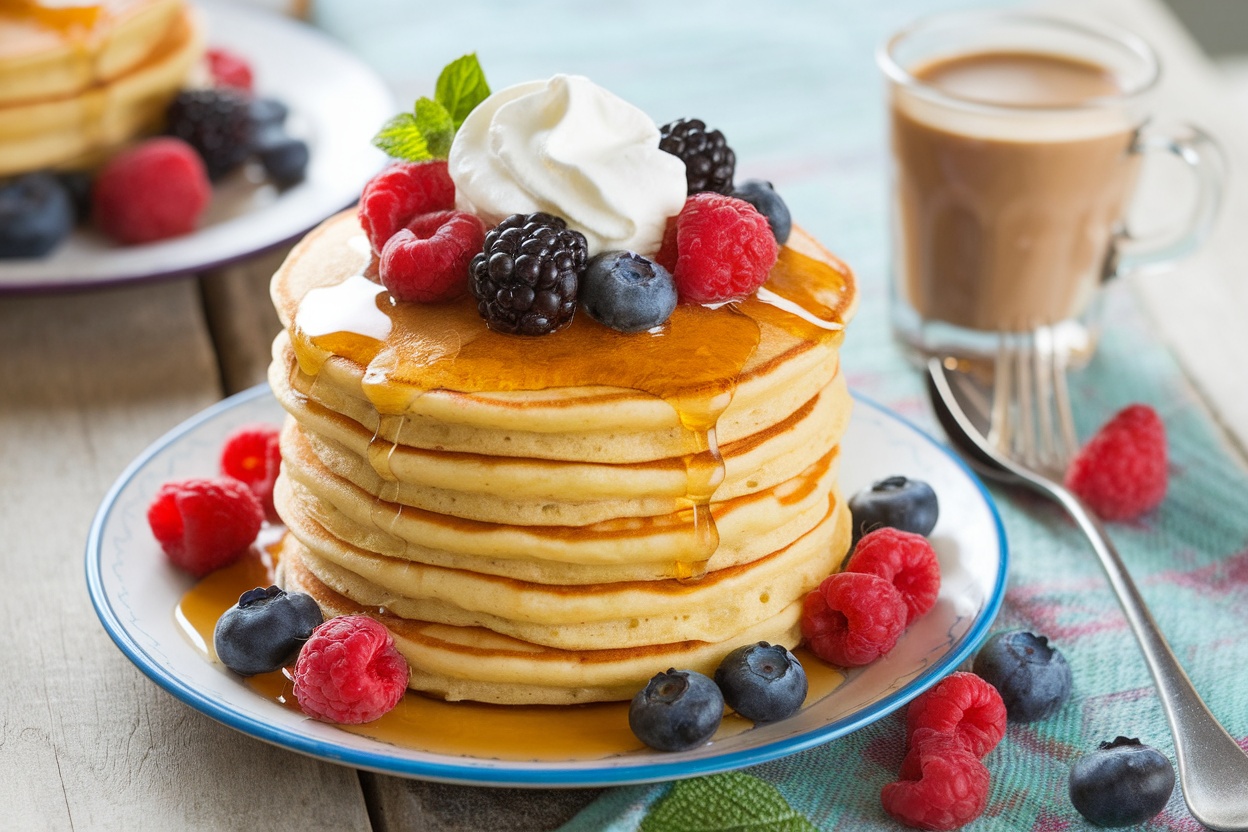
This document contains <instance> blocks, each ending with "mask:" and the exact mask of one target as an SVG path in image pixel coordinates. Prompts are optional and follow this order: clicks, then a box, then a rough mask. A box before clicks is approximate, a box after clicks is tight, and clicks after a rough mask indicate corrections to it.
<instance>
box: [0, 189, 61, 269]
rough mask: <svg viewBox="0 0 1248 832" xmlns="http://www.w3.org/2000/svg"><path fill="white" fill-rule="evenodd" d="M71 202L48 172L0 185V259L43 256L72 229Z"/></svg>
mask: <svg viewBox="0 0 1248 832" xmlns="http://www.w3.org/2000/svg"><path fill="white" fill-rule="evenodd" d="M74 222H75V220H74V203H73V200H72V199H71V198H70V195H69V192H68V191H66V190H65V186H64V185H63V184H61V181H60V180H59V179H57V178H56V176H55V175H54V174H51V173H43V172H39V173H27V174H24V175H22V176H18V177H16V178H14V179H10V180H9V181H8V182H5V183H4V184H3V185H0V259H3V258H9V257H13V258H16V257H43V256H44V255H45V254H48V253H50V252H51V251H52V249H54V248H56V247H57V245H59V244H60V243H61V241H62V240H64V239H65V238H66V237H68V236H69V232H70V231H72V230H73V228H74Z"/></svg>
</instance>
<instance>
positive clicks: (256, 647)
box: [212, 586, 323, 676]
mask: <svg viewBox="0 0 1248 832" xmlns="http://www.w3.org/2000/svg"><path fill="white" fill-rule="evenodd" d="M322 620H323V619H322V616H321V608H320V607H318V606H317V605H316V601H314V600H312V596H310V595H304V594H303V593H302V592H292V593H289V594H288V593H286V592H284V591H283V590H280V589H278V588H277V587H275V586H271V587H268V588H267V589H265V588H263V587H257V588H256V589H249V590H247V591H246V592H244V593H243V594H242V595H241V596H239V599H238V604H236V605H235V606H233V607H230V608H229V609H228V610H226V611H225V612H224V613H223V614H222V616H221V617H220V618H218V619H217V626H216V629H215V630H214V631H213V634H212V646H213V647H214V648H215V649H216V651H217V658H219V659H220V660H221V662H222V663H223V664H224V665H225V666H226V667H228V668H229V669H230V670H233V671H234V672H235V673H239V674H242V675H243V676H253V675H255V674H257V673H268V672H269V671H271V670H277V669H278V668H279V667H282V666H284V665H286V664H289V663H290V662H291V661H292V660H293V659H294V658H295V657H296V656H297V655H298V654H299V648H300V647H302V646H303V643H304V642H305V641H307V640H308V636H310V635H312V631H313V630H315V629H316V628H317V626H319V625H320V623H321V621H322Z"/></svg>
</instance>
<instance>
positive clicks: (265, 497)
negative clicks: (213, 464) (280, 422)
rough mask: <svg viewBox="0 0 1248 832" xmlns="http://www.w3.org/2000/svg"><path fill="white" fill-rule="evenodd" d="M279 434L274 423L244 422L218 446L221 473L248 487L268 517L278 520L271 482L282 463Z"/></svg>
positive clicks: (275, 478) (273, 481)
mask: <svg viewBox="0 0 1248 832" xmlns="http://www.w3.org/2000/svg"><path fill="white" fill-rule="evenodd" d="M278 434H279V431H278V429H277V428H276V427H275V426H273V425H247V426H244V427H241V428H239V429H238V430H236V431H234V433H232V434H230V435H229V436H228V437H227V438H226V440H225V444H224V445H223V446H222V448H221V473H222V474H225V475H226V476H227V477H233V478H234V479H236V480H238V481H239V482H242V483H244V484H245V485H246V486H247V487H248V488H250V489H251V493H253V494H255V495H256V499H258V500H259V501H260V505H261V506H262V507H263V508H264V514H265V517H267V518H269V519H270V520H276V519H277V512H276V511H275V510H274V508H273V483H275V482H276V481H277V474H278V471H279V470H280V469H281V464H282V451H281V448H280V446H279V443H278Z"/></svg>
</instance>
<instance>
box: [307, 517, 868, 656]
mask: <svg viewBox="0 0 1248 832" xmlns="http://www.w3.org/2000/svg"><path fill="white" fill-rule="evenodd" d="M824 508H825V511H824V516H823V517H822V518H821V520H820V521H819V523H818V524H817V525H816V526H815V527H814V528H812V529H811V530H810V531H808V532H807V533H806V534H804V535H802V536H801V537H799V538H798V539H797V540H795V541H793V542H792V543H790V544H789V545H787V546H785V547H784V548H782V549H780V550H778V551H776V552H773V553H771V554H768V555H766V556H764V557H762V558H759V559H758V560H755V561H753V562H751V563H746V564H742V565H739V566H734V567H730V568H725V569H718V570H715V571H713V572H708V574H707V576H706V577H705V578H703V579H702V580H701V581H696V582H691V581H680V580H676V579H668V580H661V581H650V580H645V581H616V582H612V583H602V584H593V585H583V586H576V587H568V586H560V585H549V584H537V583H531V582H526V581H519V580H515V579H512V578H500V577H497V576H489V575H481V574H478V573H475V572H469V571H467V570H463V569H446V568H442V567H433V566H426V565H423V564H417V563H413V562H412V561H408V560H400V559H396V558H385V557H377V556H376V555H374V554H373V553H371V552H366V551H364V550H360V549H354V548H348V547H344V548H341V549H333V548H331V551H332V552H333V555H332V556H331V558H322V557H320V556H319V555H316V554H313V548H314V547H316V548H317V549H319V550H324V549H325V547H324V543H325V537H326V533H325V532H324V530H320V532H319V540H318V541H316V542H313V543H307V542H305V541H304V540H300V542H301V543H305V548H304V550H303V552H302V555H303V560H304V564H305V565H306V566H307V567H308V568H309V569H310V570H311V571H312V573H313V574H315V575H316V576H317V577H318V578H319V579H320V580H321V581H322V582H323V583H325V584H326V585H327V586H330V587H331V588H333V589H334V590H335V591H337V592H339V593H340V594H342V595H344V596H346V597H348V598H350V599H351V600H353V601H355V602H356V603H358V604H361V605H362V606H365V607H369V608H372V609H384V610H386V612H388V613H392V614H394V615H398V616H400V617H402V618H410V619H416V620H421V621H427V622H432V623H441V624H454V625H457V626H479V627H485V628H487V629H490V630H493V631H495V632H497V633H501V634H503V635H509V636H513V637H515V638H519V639H522V640H524V641H529V642H533V643H536V644H542V645H545V646H550V647H559V648H562V649H568V650H593V649H603V648H608V647H638V646H644V645H647V644H664V643H667V642H671V641H689V640H694V641H707V642H716V641H723V640H724V639H726V638H728V637H730V636H731V635H733V634H734V633H736V632H738V631H740V630H741V629H743V628H744V627H746V626H749V625H752V624H754V623H757V622H760V621H762V620H764V619H766V618H770V617H772V616H773V615H775V614H777V613H778V612H779V611H780V609H781V608H783V607H785V606H788V603H789V601H790V599H793V598H795V597H801V596H803V595H805V593H807V592H809V591H810V590H811V589H814V588H815V587H816V586H817V585H818V584H819V582H820V581H821V580H823V578H825V577H827V576H828V575H829V574H830V573H831V572H833V571H835V569H836V566H837V563H836V562H835V561H836V559H839V558H840V556H841V552H843V551H844V548H845V543H846V541H848V539H849V527H850V523H849V517H848V511H847V509H845V507H844V506H842V505H841V504H840V502H839V500H835V499H833V500H832V501H831V502H825V505H824ZM295 536H296V537H299V536H300V534H299V533H296V534H295ZM317 543H320V544H321V545H320V546H317V545H316V544H317Z"/></svg>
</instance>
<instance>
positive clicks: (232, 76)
mask: <svg viewBox="0 0 1248 832" xmlns="http://www.w3.org/2000/svg"><path fill="white" fill-rule="evenodd" d="M204 57H205V58H207V59H208V74H209V75H211V76H212V82H213V83H214V84H216V85H217V86H219V87H232V88H233V89H236V90H239V91H241V92H246V93H250V92H251V89H252V85H253V83H254V79H253V77H252V72H251V64H250V63H249V62H248V61H247V59H246V58H244V57H243V56H242V55H239V54H238V53H237V52H232V51H230V50H229V49H222V48H221V47H219V46H216V47H212V48H210V49H207V50H205V52H204Z"/></svg>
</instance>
